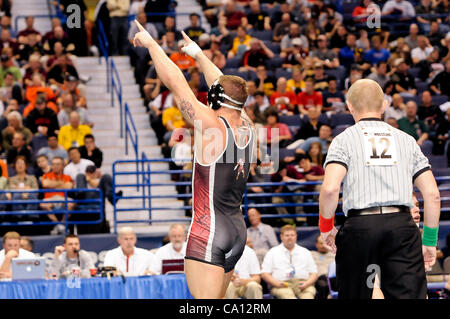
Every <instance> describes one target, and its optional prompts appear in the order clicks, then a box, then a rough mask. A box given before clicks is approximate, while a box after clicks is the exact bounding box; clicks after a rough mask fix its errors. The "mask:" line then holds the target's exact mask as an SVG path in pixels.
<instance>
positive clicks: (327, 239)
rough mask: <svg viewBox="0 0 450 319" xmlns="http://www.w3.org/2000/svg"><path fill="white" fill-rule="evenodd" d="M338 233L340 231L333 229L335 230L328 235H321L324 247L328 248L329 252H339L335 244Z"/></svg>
mask: <svg viewBox="0 0 450 319" xmlns="http://www.w3.org/2000/svg"><path fill="white" fill-rule="evenodd" d="M337 232H338V230H337V229H336V227H333V229H332V230H330V231H329V232H327V233H320V237H322V240H323V244H324V246H325V247H327V248H328V250H330V251H332V252H333V253H336V250H337V248H336V244H335V239H336V234H337Z"/></svg>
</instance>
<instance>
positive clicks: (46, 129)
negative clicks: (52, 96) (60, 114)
mask: <svg viewBox="0 0 450 319" xmlns="http://www.w3.org/2000/svg"><path fill="white" fill-rule="evenodd" d="M25 125H26V126H27V127H28V128H29V129H30V131H31V132H32V133H33V134H35V135H38V136H49V135H55V133H56V132H57V131H58V130H59V123H58V118H57V116H56V114H55V112H54V111H53V110H52V109H50V108H48V107H47V103H46V101H45V97H44V96H39V97H38V98H37V99H36V103H35V108H34V110H32V111H31V112H30V113H29V114H28V116H27V117H26V118H25Z"/></svg>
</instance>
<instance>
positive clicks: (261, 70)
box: [255, 65, 276, 96]
mask: <svg viewBox="0 0 450 319" xmlns="http://www.w3.org/2000/svg"><path fill="white" fill-rule="evenodd" d="M256 76H257V79H256V80H255V84H256V87H257V90H258V91H262V92H264V95H266V96H270V95H271V94H272V93H273V92H274V91H275V83H276V79H275V77H273V76H268V75H267V69H266V66H265V65H258V66H257V67H256Z"/></svg>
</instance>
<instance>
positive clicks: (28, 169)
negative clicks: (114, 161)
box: [0, 0, 112, 234]
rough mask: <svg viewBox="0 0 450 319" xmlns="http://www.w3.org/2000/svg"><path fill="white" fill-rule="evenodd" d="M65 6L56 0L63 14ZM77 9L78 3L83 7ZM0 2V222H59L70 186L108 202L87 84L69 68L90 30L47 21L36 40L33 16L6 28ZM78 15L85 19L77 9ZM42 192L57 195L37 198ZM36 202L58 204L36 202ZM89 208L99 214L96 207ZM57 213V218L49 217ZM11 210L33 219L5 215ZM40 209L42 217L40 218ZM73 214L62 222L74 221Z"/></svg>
mask: <svg viewBox="0 0 450 319" xmlns="http://www.w3.org/2000/svg"><path fill="white" fill-rule="evenodd" d="M72 2H73V1H60V4H61V9H62V10H63V12H65V9H66V7H67V6H68V5H70V4H71V3H72ZM77 3H78V4H79V5H84V2H83V1H78V2H77ZM1 4H2V5H1V8H0V10H1V13H2V14H1V36H0V61H1V62H0V114H1V116H0V131H1V134H0V169H1V176H2V177H1V180H0V190H1V193H0V199H1V201H2V204H0V210H1V212H0V222H1V223H6V222H30V221H33V222H35V221H38V222H49V221H52V222H61V221H64V214H62V213H61V210H62V211H64V207H65V204H64V198H65V196H66V195H65V193H64V192H65V191H66V190H69V189H72V188H81V187H84V188H92V189H101V190H102V191H103V195H104V198H108V199H109V200H110V201H112V181H111V177H110V176H109V175H108V174H102V172H101V170H100V168H101V165H102V160H103V158H102V151H101V150H100V149H99V148H98V147H97V146H96V145H95V138H94V136H93V135H92V130H91V129H92V127H93V126H94V123H93V122H92V121H91V120H90V119H89V111H88V104H87V102H86V83H87V81H89V79H85V78H84V77H83V75H82V74H80V73H79V71H78V70H77V57H78V56H85V55H88V46H87V44H89V45H92V44H93V43H92V41H91V40H92V37H91V35H90V37H88V38H89V39H88V41H86V36H84V38H83V37H80V34H79V32H84V33H85V34H86V32H87V31H88V30H91V29H92V28H91V26H90V22H88V21H85V18H84V16H83V19H82V23H83V28H81V31H80V30H78V31H77V30H72V29H70V28H67V26H65V25H62V23H61V20H60V19H58V18H53V19H52V29H51V31H49V32H47V33H45V34H42V33H40V32H39V31H38V30H36V29H35V27H34V17H33V16H28V17H26V19H25V22H26V26H25V28H24V29H23V30H14V29H13V26H12V25H11V14H10V8H11V2H10V1H8V0H3V1H1ZM82 12H84V14H85V15H86V16H87V8H86V7H85V6H83V7H82ZM65 13H67V12H65ZM67 14H68V13H67ZM85 22H86V23H85ZM46 189H62V190H64V191H61V192H58V191H56V192H45V190H46ZM28 190H32V191H33V192H29V193H28V192H26V191H28ZM38 190H44V192H37V191H38ZM92 194H94V195H92V196H91V194H90V193H87V194H84V193H80V194H77V193H71V194H68V195H69V196H68V197H69V198H70V199H80V198H81V199H85V198H86V197H88V198H96V197H97V198H98V193H93V192H92ZM17 200H22V204H18V203H15V202H16V201H17ZM33 200H34V202H30V203H26V201H33ZM37 200H44V201H51V200H53V201H54V200H61V201H62V202H60V203H41V204H39V202H37ZM24 201H25V202H24ZM91 206H92V204H91ZM68 208H69V209H71V210H72V209H81V210H83V209H85V210H86V209H88V208H89V205H88V204H80V205H75V204H74V203H69V204H68ZM91 208H93V207H91ZM94 208H95V207H94ZM96 208H97V209H99V205H98V204H97V207H96ZM58 210H59V211H60V214H57V213H56V214H55V212H56V211H58ZM14 211H34V212H35V213H36V214H33V213H28V214H17V215H14V214H13V215H11V212H14ZM45 211H48V214H46V213H44V214H42V212H45ZM69 216H70V215H69ZM77 216H78V215H76V214H74V215H73V216H70V217H69V219H70V220H76V218H79V217H77ZM98 216H99V215H98V214H93V215H92V216H90V215H89V216H88V215H84V219H83V220H97V219H98ZM61 226H62V225H57V227H55V226H54V225H52V226H49V227H45V226H40V227H30V228H29V229H28V228H27V227H25V228H23V229H22V230H21V231H22V233H24V234H48V233H50V232H53V233H58V232H60V231H61ZM6 231H8V227H2V228H1V232H2V233H5V232H6ZM101 231H107V225H106V222H105V221H104V222H102V223H101V224H99V225H96V226H95V225H94V226H80V229H79V233H83V232H101Z"/></svg>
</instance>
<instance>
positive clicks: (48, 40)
mask: <svg viewBox="0 0 450 319" xmlns="http://www.w3.org/2000/svg"><path fill="white" fill-rule="evenodd" d="M43 41H44V50H45V52H46V53H47V54H50V55H52V54H55V52H54V51H53V48H54V45H55V42H61V43H62V45H63V47H64V51H65V52H66V53H71V52H73V51H74V50H75V45H74V44H73V43H72V41H71V40H70V39H69V36H68V35H67V33H66V32H64V29H63V28H62V26H61V25H60V22H59V25H57V24H55V25H53V32H51V33H50V32H49V33H47V34H46V35H44V38H43Z"/></svg>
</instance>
